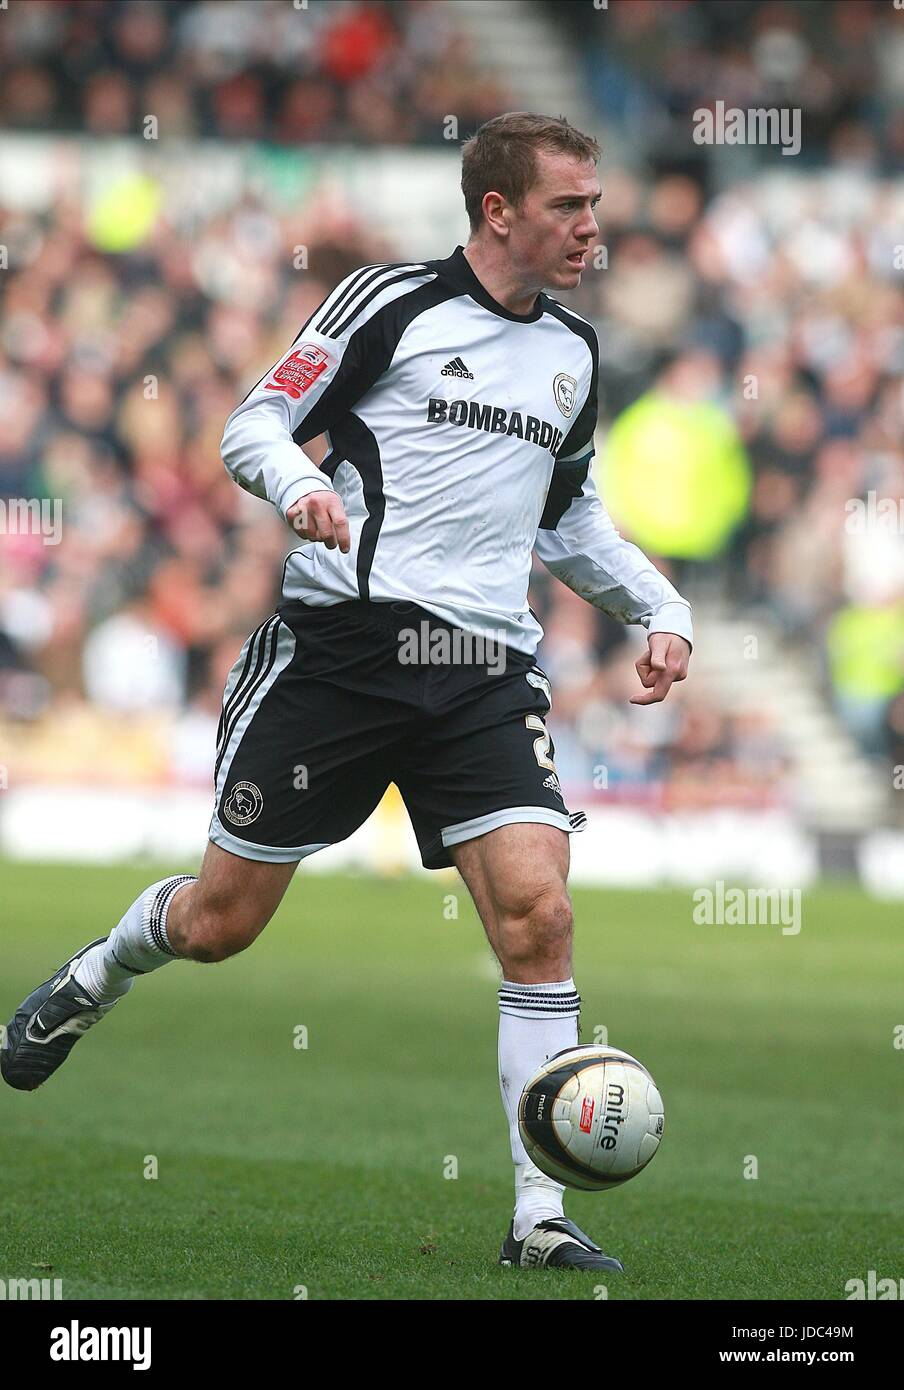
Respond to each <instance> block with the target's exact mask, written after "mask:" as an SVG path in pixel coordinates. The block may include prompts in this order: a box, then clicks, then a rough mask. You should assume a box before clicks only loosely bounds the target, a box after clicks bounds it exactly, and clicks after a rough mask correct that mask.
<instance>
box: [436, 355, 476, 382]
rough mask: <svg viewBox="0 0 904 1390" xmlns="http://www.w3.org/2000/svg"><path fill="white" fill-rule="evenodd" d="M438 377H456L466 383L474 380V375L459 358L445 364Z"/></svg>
mask: <svg viewBox="0 0 904 1390" xmlns="http://www.w3.org/2000/svg"><path fill="white" fill-rule="evenodd" d="M440 376H458V377H463V378H464V379H465V380H466V381H473V380H474V373H473V372H469V371H468V369H467V367H466V366H465V364H464V362H462V360H461V358H460V357H453V358H452V361H451V362H447V363H446V365H445V367H443V369H442V371H441V372H440Z"/></svg>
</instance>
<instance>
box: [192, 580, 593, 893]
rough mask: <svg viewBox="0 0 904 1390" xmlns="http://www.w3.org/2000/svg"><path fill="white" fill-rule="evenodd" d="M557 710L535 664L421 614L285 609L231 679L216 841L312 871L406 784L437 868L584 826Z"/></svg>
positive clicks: (429, 863) (429, 860)
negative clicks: (490, 836)
mask: <svg viewBox="0 0 904 1390" xmlns="http://www.w3.org/2000/svg"><path fill="white" fill-rule="evenodd" d="M425 624H426V625H427V626H426V627H425V626H424V625H425ZM412 634H415V635H416V636H415V641H414V642H412ZM456 643H457V645H456ZM469 644H470V645H469ZM413 652H414V653H415V656H416V659H415V660H412V659H411V658H412V653H413ZM478 657H479V658H481V659H480V660H478V659H477V658H478ZM549 709H550V695H549V681H548V678H547V677H546V675H545V673H544V672H543V671H541V670H540V669H539V667H538V666H537V665H536V663H535V662H534V660H533V658H532V657H528V656H525V655H524V654H523V653H521V652H518V651H515V650H514V649H512V648H510V647H506V646H503V645H502V644H500V645H499V646H498V647H496V648H495V649H493V648H485V649H483V650H481V649H480V644H479V641H478V642H477V643H475V642H474V639H473V637H472V636H471V635H470V634H465V633H463V632H462V630H461V629H460V628H455V627H452V626H451V625H450V624H449V623H446V622H443V620H442V619H441V618H438V617H436V615H435V614H432V613H429V612H427V610H426V609H423V608H420V607H418V606H417V605H416V604H413V603H366V602H362V601H357V600H356V601H351V602H348V603H339V604H335V605H333V606H331V607H326V608H312V607H311V606H309V605H307V604H304V603H301V602H297V601H292V602H285V603H283V604H282V605H281V606H280V608H279V609H278V612H277V613H276V614H275V615H274V616H273V617H272V618H270V619H269V620H268V621H267V622H266V623H264V624H262V626H261V627H259V628H258V629H257V631H256V632H255V633H253V634H252V635H251V637H249V639H248V641H247V642H246V643H245V645H244V647H243V648H242V652H241V654H240V656H239V658H238V661H237V662H236V664H235V666H234V667H233V668H232V671H231V672H230V674H229V678H228V680H227V682H226V690H225V693H224V696H223V712H222V715H221V717H220V728H219V734H218V740H217V762H216V772H215V779H216V806H215V810H214V815H213V819H212V821H211V824H210V838H211V840H212V841H213V843H214V844H216V845H220V846H221V847H222V848H223V849H226V850H229V851H230V852H231V853H233V854H237V855H241V856H242V857H243V858H246V859H262V860H268V861H271V862H274V863H290V862H292V861H293V860H298V859H304V858H305V857H306V856H307V855H309V854H313V853H315V851H317V850H318V849H324V848H326V846H327V845H332V844H335V843H336V842H337V841H338V840H344V839H346V837H347V836H349V835H351V834H352V832H353V831H355V830H357V828H358V826H360V825H361V824H362V823H363V822H364V821H365V820H367V818H368V816H369V815H370V814H371V812H372V811H373V810H374V808H375V807H376V806H377V804H378V803H379V802H380V800H381V798H382V797H383V794H384V792H385V791H386V788H387V787H388V786H389V784H390V783H392V782H394V783H395V784H396V786H397V787H398V789H399V791H400V793H401V795H402V798H403V800H404V802H405V806H406V807H407V810H408V814H409V816H410V817H411V821H412V824H413V826H414V831H415V834H416V836H417V841H418V846H419V848H420V853H421V859H422V861H423V863H424V866H425V868H428V869H442V868H446V867H448V866H449V865H450V864H451V863H452V859H451V857H450V855H449V846H450V845H456V844H459V843H461V842H462V841H464V840H470V839H473V838H474V837H475V836H477V835H483V834H486V832H487V831H490V830H494V829H496V828H497V827H498V826H500V825H508V824H513V823H518V822H525V821H527V822H539V823H540V824H543V825H554V826H558V827H559V829H561V830H564V831H566V832H570V831H573V830H578V829H582V828H583V825H584V823H585V819H586V818H585V816H584V815H583V813H582V812H577V813H576V814H574V815H572V814H570V813H569V812H568V810H567V809H566V806H565V802H564V800H563V797H562V791H561V788H560V786H559V779H558V776H557V775H556V770H555V766H554V764H553V754H554V747H553V743H552V740H551V738H550V736H549V734H548V732H547V730H546V726H545V723H544V719H545V716H546V714H547V713H548V712H549Z"/></svg>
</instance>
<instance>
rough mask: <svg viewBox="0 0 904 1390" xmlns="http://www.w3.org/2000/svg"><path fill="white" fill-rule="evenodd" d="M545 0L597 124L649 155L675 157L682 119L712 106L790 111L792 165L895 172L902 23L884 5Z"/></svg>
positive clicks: (903, 70) (873, 0) (903, 126)
mask: <svg viewBox="0 0 904 1390" xmlns="http://www.w3.org/2000/svg"><path fill="white" fill-rule="evenodd" d="M545 4H546V6H547V8H548V9H549V10H550V12H554V14H555V21H556V24H557V25H559V26H565V27H566V29H567V30H569V31H570V34H571V36H572V39H573V42H574V44H575V51H576V52H577V53H579V54H580V58H581V62H582V64H583V77H584V82H585V88H586V91H587V92H588V94H589V95H590V97H591V98H592V99H593V100H594V101H595V104H596V107H597V110H598V112H599V114H600V117H601V118H602V119H604V120H605V121H606V122H611V123H614V124H615V125H617V126H618V128H619V134H620V139H621V141H622V142H626V143H628V144H631V145H635V146H639V147H641V148H645V149H646V150H647V151H649V152H650V153H651V154H652V155H653V156H654V157H656V158H662V157H666V158H670V157H674V156H675V154H676V153H678V152H680V151H683V150H684V151H686V150H687V146H688V132H689V130H690V129H691V128H692V117H693V114H694V113H695V112H696V111H698V110H700V109H701V108H703V109H705V108H712V107H713V104H714V102H715V101H716V100H721V101H723V102H724V103H725V106H726V107H732V108H740V109H743V110H746V109H748V108H752V107H770V106H774V107H783V106H784V107H799V108H801V110H802V116H803V137H804V138H803V142H802V146H801V151H800V154H799V155H797V156H796V157H795V162H796V163H798V164H799V165H801V166H803V167H809V166H811V165H813V164H820V165H821V164H823V163H824V162H825V161H826V160H830V161H832V162H835V161H841V162H844V161H856V162H858V163H860V164H861V165H865V166H868V167H872V168H874V169H879V170H884V171H885V172H893V171H895V170H899V169H900V168H901V167H902V165H904V26H902V25H901V23H900V18H901V12H900V7H899V6H897V5H896V4H894V3H889V0H630V2H629V3H616V0H613V3H612V4H611V5H607V4H604V3H603V0H594V3H593V4H588V3H586V0H545ZM773 153H774V152H773V151H771V150H770V149H768V148H763V147H758V148H753V149H751V150H749V151H745V154H749V156H750V158H751V161H758V162H762V161H764V160H768V159H769V158H770V157H771V156H772V155H773ZM731 157H732V159H733V160H735V161H737V159H738V158H739V157H743V156H739V151H738V147H734V148H733V149H732V152H731Z"/></svg>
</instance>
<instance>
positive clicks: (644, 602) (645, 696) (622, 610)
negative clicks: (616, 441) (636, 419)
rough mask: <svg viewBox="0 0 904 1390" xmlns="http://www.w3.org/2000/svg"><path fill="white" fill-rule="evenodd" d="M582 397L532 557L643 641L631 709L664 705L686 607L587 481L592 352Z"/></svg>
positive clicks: (683, 636) (687, 635)
mask: <svg viewBox="0 0 904 1390" xmlns="http://www.w3.org/2000/svg"><path fill="white" fill-rule="evenodd" d="M593 347H594V349H596V351H594V353H593V370H592V373H591V376H590V381H589V383H588V390H587V395H586V397H585V399H584V404H583V406H582V409H581V411H580V413H579V415H578V417H577V419H576V420H575V423H574V425H573V427H572V429H571V430H570V431H569V433H568V436H567V437H566V439H565V440H564V442H563V444H562V448H561V449H560V451H559V455H558V457H557V459H556V466H555V469H554V471H553V475H552V481H551V483H550V487H549V492H548V494H547V497H546V504H545V506H544V508H543V514H542V516H541V517H540V527H539V530H538V532H537V540H536V543H535V547H534V548H535V550H536V552H537V554H538V555H539V557H540V559H541V560H542V561H543V563H544V565H545V566H546V568H547V569H548V570H549V571H550V573H552V574H554V575H555V576H556V578H557V579H561V581H562V583H563V584H567V585H568V587H569V588H570V589H573V590H574V592H575V593H576V594H580V596H581V598H584V599H586V600H587V602H588V603H592V604H593V605H594V607H596V608H601V609H602V610H603V612H605V613H608V614H610V616H611V617H613V618H617V619H618V620H619V621H620V622H623V623H639V624H641V625H642V626H643V627H645V628H646V629H647V632H648V634H649V637H648V644H647V649H646V651H645V652H644V653H643V655H642V656H641V657H640V658H639V659H638V661H637V662H635V667H636V670H637V674H638V675H639V677H640V680H641V684H642V685H643V686H644V690H643V693H642V694H639V695H633V696H632V697H631V703H632V704H637V705H650V704H654V703H656V702H658V701H659V700H664V699H665V697H666V695H667V694H668V692H669V690H670V689H671V687H672V685H673V684H674V683H675V682H676V681H683V680H684V679H685V677H686V676H687V669H688V662H689V660H690V654H691V648H692V645H693V640H694V633H693V624H692V621H691V608H690V604H689V603H688V601H687V599H685V598H683V597H682V596H681V594H679V593H678V591H677V589H676V588H675V587H674V586H673V585H672V584H670V583H669V581H668V580H667V579H666V577H665V575H664V574H662V573H661V572H660V571H659V570H658V569H657V568H656V566H655V565H654V564H653V562H652V561H651V560H650V559H648V557H647V556H646V555H644V553H643V551H642V550H640V549H639V547H638V546H636V545H634V544H632V542H631V541H626V540H625V539H624V538H623V537H622V536H621V535H620V534H619V532H618V531H617V530H616V528H615V526H614V525H613V522H612V519H611V517H610V516H609V514H608V512H607V511H606V509H605V507H604V506H603V504H602V502H601V501H600V499H599V497H598V496H597V492H596V488H595V487H594V484H593V479H592V477H591V474H590V465H591V461H592V459H593V436H594V431H595V429H596V418H597V361H598V357H597V352H598V349H597V348H596V335H595V334H594V335H593Z"/></svg>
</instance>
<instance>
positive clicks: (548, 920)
mask: <svg viewBox="0 0 904 1390" xmlns="http://www.w3.org/2000/svg"><path fill="white" fill-rule="evenodd" d="M506 917H507V921H506V929H505V932H504V940H505V947H506V955H507V957H508V960H509V962H510V963H511V964H516V965H519V966H528V965H532V964H539V963H541V962H543V963H547V962H548V963H549V964H553V963H560V962H563V961H564V960H566V959H570V956H571V939H572V933H573V929H574V916H573V913H572V907H571V899H570V898H569V896H568V892H567V890H566V888H565V886H564V884H555V885H551V886H550V887H548V888H545V889H543V890H541V891H539V892H537V893H535V894H532V895H530V896H529V897H527V896H526V897H524V898H522V899H521V901H520V902H518V903H515V904H513V906H512V908H510V909H509V911H508V912H507V914H506Z"/></svg>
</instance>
